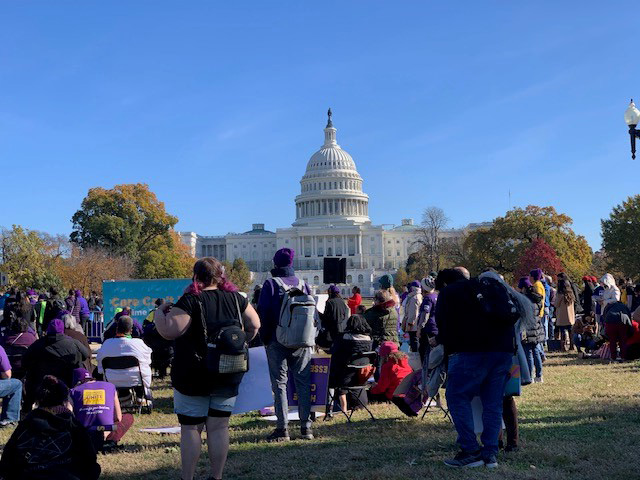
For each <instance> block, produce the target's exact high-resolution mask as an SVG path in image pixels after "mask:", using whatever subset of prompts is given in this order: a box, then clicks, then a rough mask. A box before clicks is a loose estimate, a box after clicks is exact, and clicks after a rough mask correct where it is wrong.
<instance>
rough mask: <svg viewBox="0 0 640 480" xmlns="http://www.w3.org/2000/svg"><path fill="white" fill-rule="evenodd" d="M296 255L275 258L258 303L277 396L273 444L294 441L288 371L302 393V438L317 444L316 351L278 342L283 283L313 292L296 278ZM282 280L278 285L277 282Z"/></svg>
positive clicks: (285, 253) (281, 254)
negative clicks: (313, 380)
mask: <svg viewBox="0 0 640 480" xmlns="http://www.w3.org/2000/svg"><path fill="white" fill-rule="evenodd" d="M294 256H295V251H294V250H292V249H290V248H281V249H280V250H278V251H277V252H276V253H275V255H274V257H273V264H274V268H273V269H272V270H271V276H272V277H273V278H270V279H267V280H266V281H265V282H264V284H263V285H262V290H261V292H260V299H259V300H258V315H259V316H260V338H261V339H262V342H263V343H264V345H265V349H266V351H267V360H268V362H269V376H270V378H271V388H272V390H273V395H274V399H275V401H274V405H275V411H276V417H277V422H276V429H275V430H274V431H273V432H272V433H271V434H270V435H269V436H268V437H267V441H269V442H282V441H288V440H290V438H291V437H290V436H289V429H288V425H289V419H288V416H287V411H288V408H289V407H288V405H289V404H288V402H287V382H288V371H289V369H291V373H292V375H293V378H294V381H295V384H296V391H297V393H298V409H299V412H300V435H301V438H303V439H305V440H313V431H312V430H311V419H310V413H311V354H312V352H313V347H301V348H297V349H293V348H287V347H285V346H284V345H281V344H280V343H279V342H278V340H277V339H276V327H277V326H278V320H279V319H280V308H281V307H282V302H283V301H284V295H285V292H284V289H283V288H282V287H281V286H280V283H279V282H282V283H283V284H284V285H286V286H288V287H294V288H300V289H301V290H302V291H303V292H304V293H306V294H310V293H311V290H310V289H309V285H307V284H306V283H305V282H304V281H303V280H301V279H299V278H298V277H296V272H295V270H294V269H293V258H294ZM276 278H277V279H279V281H276V280H275V279H276Z"/></svg>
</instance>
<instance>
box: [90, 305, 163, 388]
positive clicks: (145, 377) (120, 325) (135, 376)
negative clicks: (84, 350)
mask: <svg viewBox="0 0 640 480" xmlns="http://www.w3.org/2000/svg"><path fill="white" fill-rule="evenodd" d="M133 323H134V321H133V319H132V318H131V317H128V316H126V315H125V316H122V317H120V318H119V319H118V320H117V321H116V336H115V337H114V338H109V339H108V340H105V342H104V343H103V344H102V347H100V350H98V353H97V358H96V360H97V362H98V373H100V374H102V375H104V374H105V371H104V367H103V366H102V361H103V360H104V359H105V358H109V357H123V356H132V357H136V358H137V359H138V362H140V372H141V373H142V382H143V384H144V391H142V389H141V388H139V387H137V388H138V391H139V393H140V394H141V396H142V395H144V397H145V398H146V399H147V400H150V399H151V398H152V396H151V349H150V348H149V347H148V346H147V345H146V344H145V343H144V341H143V340H142V339H141V338H133V337H132V335H131V332H132V331H133ZM106 378H108V379H109V381H110V382H112V383H113V384H114V385H115V386H116V387H122V388H126V387H129V386H131V385H135V384H136V382H138V381H139V372H138V368H137V367H132V368H126V369H122V370H112V369H109V370H108V371H107V372H106Z"/></svg>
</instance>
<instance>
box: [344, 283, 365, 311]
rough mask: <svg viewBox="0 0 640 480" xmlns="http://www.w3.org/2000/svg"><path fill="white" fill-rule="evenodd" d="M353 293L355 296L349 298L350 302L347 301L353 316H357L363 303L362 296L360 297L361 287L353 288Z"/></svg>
mask: <svg viewBox="0 0 640 480" xmlns="http://www.w3.org/2000/svg"><path fill="white" fill-rule="evenodd" d="M351 293H352V294H353V295H351V296H350V297H349V300H347V306H348V307H349V310H350V311H351V315H355V314H356V313H358V306H359V305H360V304H361V303H362V295H360V287H357V286H355V287H353V288H352V289H351Z"/></svg>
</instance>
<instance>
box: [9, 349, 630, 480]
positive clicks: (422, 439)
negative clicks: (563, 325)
mask: <svg viewBox="0 0 640 480" xmlns="http://www.w3.org/2000/svg"><path fill="white" fill-rule="evenodd" d="M545 369H546V370H545V375H544V378H545V383H543V384H534V385H529V386H527V387H525V388H524V389H523V396H522V397H520V398H518V399H517V404H518V408H519V411H520V415H519V416H520V435H521V439H522V440H521V445H522V449H521V450H520V451H519V452H517V453H511V454H501V455H500V457H499V462H500V466H499V467H498V469H497V470H493V471H488V470H487V469H485V468H480V469H473V470H465V471H459V470H452V469H451V468H449V467H446V466H445V465H443V463H442V460H443V459H444V458H446V457H449V456H451V455H453V454H455V453H456V447H455V444H454V442H455V430H454V428H453V425H451V424H450V423H449V422H448V421H445V420H444V419H443V418H442V416H441V415H440V414H437V413H429V414H427V416H426V417H425V419H424V420H420V417H418V418H412V419H409V418H407V417H404V416H403V415H402V414H401V413H400V412H399V411H398V410H397V409H396V408H395V407H393V406H386V405H374V406H373V411H374V414H375V415H376V417H377V420H376V421H375V422H372V421H370V420H369V419H368V416H367V415H366V412H357V413H356V415H355V416H354V419H355V421H354V423H352V424H347V423H346V421H345V420H344V419H343V418H341V417H337V418H336V419H334V420H333V421H331V422H323V421H322V420H320V421H318V422H316V423H315V425H314V433H315V435H316V437H317V438H316V440H314V441H311V442H309V441H302V440H295V436H296V434H297V433H298V430H297V429H296V428H295V427H296V425H292V427H293V428H292V435H293V437H294V440H293V441H291V442H289V443H284V444H268V443H266V442H264V438H265V437H266V435H267V434H268V433H269V432H270V431H271V428H273V425H272V424H270V423H269V422H266V421H264V420H261V419H260V418H259V417H258V416H256V415H243V416H237V417H234V418H233V419H232V431H231V451H230V454H229V460H228V463H227V468H226V471H225V478H226V479H256V480H259V479H264V480H274V479H280V478H288V479H299V478H300V479H302V478H309V479H368V480H376V479H380V480H388V479H424V478H437V479H443V480H448V479H466V478H492V479H523V480H524V479H526V480H529V479H548V480H555V479H558V480H559V479H567V478H579V479H605V478H606V479H616V480H631V479H640V461H639V460H638V452H639V451H640V396H639V394H640V362H633V363H623V364H604V363H602V362H601V361H595V360H582V359H578V358H577V356H576V354H571V353H569V354H555V355H550V356H549V358H548V360H547V362H546V363H545ZM155 398H156V402H155V409H154V412H153V413H152V414H151V415H141V416H137V418H136V424H135V425H134V426H133V428H132V430H131V432H130V433H129V434H128V435H127V436H126V437H125V439H124V445H125V446H124V449H123V450H122V451H120V452H118V453H114V454H109V455H100V456H99V458H98V460H99V462H100V464H101V465H102V470H103V475H102V478H105V479H125V478H126V479H127V480H138V479H140V480H142V479H144V480H160V479H177V478H179V476H180V471H179V466H180V452H179V437H178V435H165V436H159V435H152V434H146V433H140V432H139V431H138V430H139V428H142V427H149V426H168V425H177V420H176V417H175V415H173V414H172V399H171V389H170V388H169V385H168V384H166V383H164V384H160V385H157V387H156V388H155ZM9 434H10V431H7V430H3V431H0V443H1V444H2V445H4V443H5V442H6V440H7V438H8V436H9ZM207 477H208V469H207V457H206V447H204V446H203V451H202V456H201V459H200V464H199V466H198V472H197V478H207Z"/></svg>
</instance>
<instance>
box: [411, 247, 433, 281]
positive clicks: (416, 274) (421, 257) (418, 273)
mask: <svg viewBox="0 0 640 480" xmlns="http://www.w3.org/2000/svg"><path fill="white" fill-rule="evenodd" d="M405 271H406V273H407V275H408V276H409V277H411V278H424V277H425V276H426V275H428V274H429V272H430V271H431V270H430V269H429V259H428V258H427V256H426V255H425V252H424V250H423V249H421V250H419V251H417V252H414V253H411V254H409V257H408V258H407V268H406V269H405Z"/></svg>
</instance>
